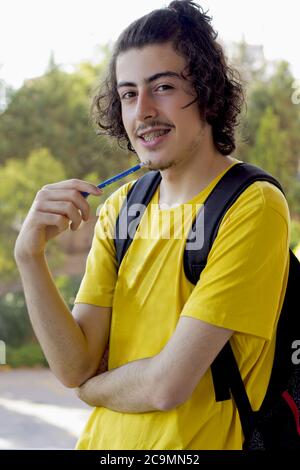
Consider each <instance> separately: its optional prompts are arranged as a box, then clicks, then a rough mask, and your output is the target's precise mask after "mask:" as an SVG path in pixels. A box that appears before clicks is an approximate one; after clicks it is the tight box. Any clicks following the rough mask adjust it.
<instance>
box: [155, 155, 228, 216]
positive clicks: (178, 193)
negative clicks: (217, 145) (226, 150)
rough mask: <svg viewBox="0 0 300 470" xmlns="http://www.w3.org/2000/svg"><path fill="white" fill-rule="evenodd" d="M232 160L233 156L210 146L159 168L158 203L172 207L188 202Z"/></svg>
mask: <svg viewBox="0 0 300 470" xmlns="http://www.w3.org/2000/svg"><path fill="white" fill-rule="evenodd" d="M234 161H235V159H234V158H232V157H230V156H224V155H222V154H221V153H219V152H217V151H216V150H215V149H214V148H213V149H212V148H211V149H205V150H204V149H203V151H201V153H199V152H198V153H197V155H195V156H194V157H191V158H189V159H184V160H182V161H180V162H179V163H178V164H176V165H172V166H171V167H170V168H168V169H166V170H161V171H160V173H161V176H162V180H161V183H160V187H159V204H160V205H161V204H164V205H167V206H170V207H172V206H176V205H178V204H184V203H186V202H188V201H189V200H191V199H192V198H193V197H195V196H196V195H197V194H198V193H200V192H201V191H202V190H203V189H205V188H206V187H207V186H208V185H209V184H210V183H211V181H213V180H214V178H216V177H217V176H218V175H219V174H220V173H222V172H223V171H224V170H225V169H226V168H228V167H229V166H230V165H231V164H232V163H233V162H234Z"/></svg>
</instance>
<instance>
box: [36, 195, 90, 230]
mask: <svg viewBox="0 0 300 470" xmlns="http://www.w3.org/2000/svg"><path fill="white" fill-rule="evenodd" d="M35 210H36V211H38V212H44V213H49V214H57V215H62V216H65V217H67V218H68V219H69V221H71V222H72V223H71V229H72V230H77V229H78V227H79V225H80V224H81V221H82V217H81V214H80V213H79V211H78V209H77V208H76V207H75V206H74V204H73V203H72V202H68V201H59V202H58V201H37V202H36V204H35Z"/></svg>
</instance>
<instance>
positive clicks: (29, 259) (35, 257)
mask: <svg viewBox="0 0 300 470" xmlns="http://www.w3.org/2000/svg"><path fill="white" fill-rule="evenodd" d="M14 258H15V261H16V264H17V266H18V267H22V266H28V265H31V264H40V263H41V262H42V261H45V252H44V251H42V252H41V253H27V252H26V251H20V250H15V252H14Z"/></svg>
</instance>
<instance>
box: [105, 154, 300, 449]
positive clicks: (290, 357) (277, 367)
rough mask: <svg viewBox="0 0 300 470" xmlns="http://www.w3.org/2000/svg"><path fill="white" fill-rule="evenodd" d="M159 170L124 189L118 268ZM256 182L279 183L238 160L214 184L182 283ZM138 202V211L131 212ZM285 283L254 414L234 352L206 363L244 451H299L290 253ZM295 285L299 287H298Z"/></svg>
mask: <svg viewBox="0 0 300 470" xmlns="http://www.w3.org/2000/svg"><path fill="white" fill-rule="evenodd" d="M160 181H161V174H160V172H159V171H149V172H148V173H146V174H144V175H143V176H142V177H140V178H139V179H138V180H137V181H136V182H135V183H134V184H133V186H132V187H131V189H130V190H129V192H128V194H127V196H126V199H125V201H124V203H123V205H122V207H121V209H120V212H119V215H118V217H117V220H116V226H115V238H114V242H115V248H116V257H117V266H118V269H119V267H120V265H121V262H122V259H123V258H124V256H125V254H126V252H127V250H128V248H129V246H130V244H131V242H132V239H133V238H134V234H135V232H136V229H137V227H138V225H139V223H140V220H141V218H142V216H143V213H144V212H145V210H146V207H147V205H148V204H149V202H150V200H151V198H152V196H153V195H154V193H155V191H156V189H157V187H158V185H159V183H160ZM255 181H268V182H269V183H272V184H273V185H275V186H276V187H277V188H279V189H280V190H281V191H282V192H283V190H282V188H281V186H280V184H279V183H278V181H277V180H276V179H275V178H273V177H272V176H271V175H270V174H268V173H267V172H265V171H264V170H262V169H261V168H259V167H256V166H254V165H250V164H248V163H244V162H240V163H237V164H235V165H234V166H232V167H231V168H230V169H229V170H227V172H226V173H225V174H224V175H223V177H222V178H221V179H220V180H219V181H218V183H217V184H216V186H215V187H214V189H213V190H212V191H211V193H210V194H209V195H208V197H207V199H206V200H205V202H204V205H203V206H202V208H201V209H200V210H199V212H198V214H197V215H196V217H195V219H194V221H193V223H192V227H191V230H190V232H189V235H188V238H187V244H188V242H190V241H193V240H194V239H195V230H196V229H197V227H198V226H197V221H198V222H199V219H200V218H201V217H202V215H203V208H205V224H203V231H204V237H203V245H202V247H201V248H198V249H196V250H195V249H192V250H191V249H189V250H188V249H187V244H186V247H185V252H184V256H183V264H184V271H185V275H186V277H187V279H188V280H189V281H190V282H192V283H193V284H194V285H195V284H196V283H197V281H198V280H199V277H200V275H201V272H202V270H203V269H204V267H205V265H206V262H207V257H208V254H209V251H210V249H211V247H212V245H213V242H214V240H215V238H216V236H217V233H218V229H219V226H220V224H221V221H222V219H223V217H224V215H225V213H226V211H227V210H228V209H229V208H230V207H231V206H232V204H233V203H234V202H235V201H236V200H237V198H238V197H239V196H240V195H241V193H242V192H243V191H244V190H245V189H246V188H247V187H248V186H249V185H251V184H252V183H254V182H255ZM135 204H137V205H138V206H137V207H138V208H139V210H138V212H139V215H138V216H137V211H132V210H131V209H130V208H132V207H135V206H134V205H135ZM124 221H126V223H127V227H129V228H130V231H131V234H130V236H129V235H128V233H127V236H126V237H124V236H122V237H121V236H120V227H121V225H122V224H123V223H124ZM289 261H290V263H289V276H288V283H287V288H286V293H285V298H284V302H283V307H282V310H281V313H280V318H279V321H278V326H277V331H276V347H275V355H274V362H273V367H272V372H271V377H270V380H269V384H268V388H267V392H266V395H265V398H264V400H263V403H262V405H261V407H260V409H259V410H258V411H253V410H252V408H251V404H250V401H249V399H248V396H247V393H246V390H245V387H244V384H243V381H242V378H241V375H240V373H239V369H238V365H237V362H236V360H235V357H234V353H233V351H232V348H231V346H230V342H229V341H228V342H227V343H226V344H225V346H224V347H223V349H222V350H221V351H220V353H219V354H218V356H217V357H216V358H215V360H214V361H213V363H212V365H211V372H212V378H213V385H214V391H215V399H216V401H223V400H230V399H233V400H234V401H235V404H236V407H237V409H238V412H239V416H240V421H241V425H242V430H243V434H244V444H243V449H244V450H257V449H262V450H271V449H297V450H300V413H299V410H300V314H299V313H300V312H299V308H298V307H297V306H298V296H297V294H298V290H299V288H300V263H299V261H298V259H297V258H296V256H295V255H294V254H293V252H292V251H291V250H289ZM298 286H299V287H298Z"/></svg>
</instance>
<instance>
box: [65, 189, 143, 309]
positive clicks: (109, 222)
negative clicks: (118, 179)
mask: <svg viewBox="0 0 300 470" xmlns="http://www.w3.org/2000/svg"><path fill="white" fill-rule="evenodd" d="M133 183H134V181H132V182H130V183H126V184H125V185H123V186H122V187H121V188H119V189H118V190H117V191H115V192H114V193H113V194H112V195H111V196H110V197H109V198H108V199H107V200H106V201H105V203H104V204H103V206H102V207H101V209H100V211H99V217H98V219H97V222H96V224H95V229H94V237H93V241H92V246H91V249H90V252H89V254H88V257H87V261H86V268H85V273H84V276H83V278H82V281H81V284H80V287H79V290H78V292H77V295H76V298H75V301H74V303H88V304H92V305H97V306H99V307H112V305H113V297H114V291H115V285H116V282H117V277H118V272H117V259H116V250H115V244H114V229H115V223H116V219H117V216H118V213H119V210H120V207H121V205H122V203H123V202H124V198H125V196H126V193H127V191H128V190H129V188H130V187H131V185H132V184H133Z"/></svg>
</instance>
